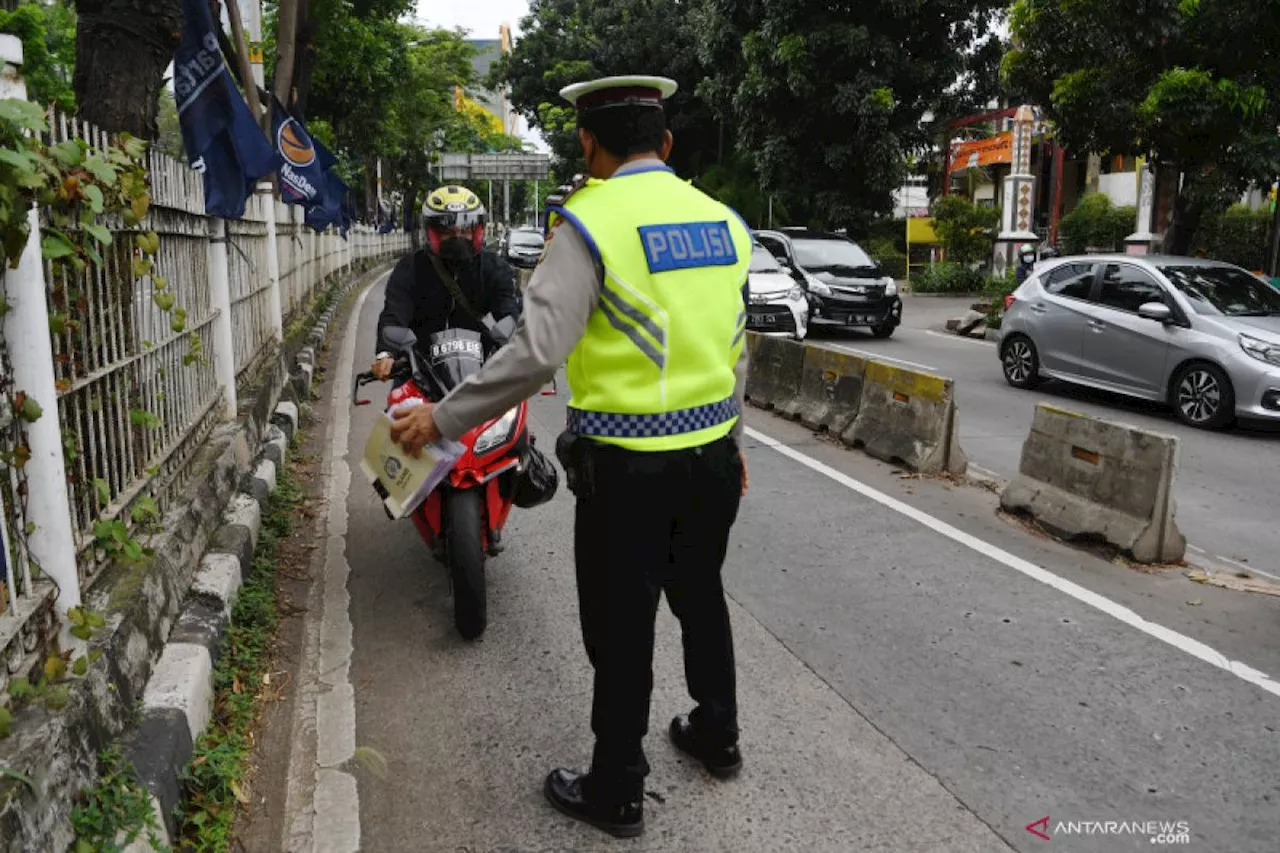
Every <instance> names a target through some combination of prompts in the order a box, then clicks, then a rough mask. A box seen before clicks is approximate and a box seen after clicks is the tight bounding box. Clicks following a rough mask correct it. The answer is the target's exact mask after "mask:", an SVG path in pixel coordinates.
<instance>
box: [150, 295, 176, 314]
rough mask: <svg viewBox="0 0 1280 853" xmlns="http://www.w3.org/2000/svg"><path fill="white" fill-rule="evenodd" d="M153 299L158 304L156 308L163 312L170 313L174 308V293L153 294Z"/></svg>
mask: <svg viewBox="0 0 1280 853" xmlns="http://www.w3.org/2000/svg"><path fill="white" fill-rule="evenodd" d="M151 299H152V301H154V302H155V303H156V307H157V308H159V309H160V310H161V311H168V310H169V309H170V308H172V307H173V294H172V293H154V294H152V296H151Z"/></svg>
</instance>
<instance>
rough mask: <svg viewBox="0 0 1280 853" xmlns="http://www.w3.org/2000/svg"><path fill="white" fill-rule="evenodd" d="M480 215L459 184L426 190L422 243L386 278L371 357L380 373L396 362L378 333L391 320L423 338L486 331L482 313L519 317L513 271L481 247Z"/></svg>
mask: <svg viewBox="0 0 1280 853" xmlns="http://www.w3.org/2000/svg"><path fill="white" fill-rule="evenodd" d="M485 219H486V211H485V209H484V205H482V204H481V203H480V199H479V198H478V197H477V196H476V194H475V193H473V192H471V191H470V190H468V189H466V188H465V187H459V186H444V187H439V188H437V189H435V190H433V191H431V192H430V193H428V194H427V199H426V201H425V202H424V203H423V206H422V220H423V228H424V230H425V235H424V236H425V238H426V239H425V241H424V243H425V244H424V245H423V247H422V248H421V249H419V250H418V251H416V252H414V253H413V254H411V255H406V256H405V257H403V258H401V259H400V262H399V263H398V264H396V267H395V269H394V270H393V271H392V273H391V278H390V279H389V280H388V281H387V292H386V300H385V303H384V304H383V308H382V313H381V315H379V317H378V340H377V356H376V358H375V360H374V363H373V373H374V375H375V376H377V377H378V379H381V380H384V381H385V380H386V379H388V378H389V377H390V376H391V369H392V367H393V365H394V364H395V347H393V346H391V345H390V343H389V342H388V341H387V340H386V339H385V338H384V337H383V330H385V329H386V328H388V327H390V326H399V327H402V328H407V329H411V330H413V333H414V334H415V335H416V336H417V337H418V340H422V341H425V340H426V339H427V338H428V337H429V336H430V335H432V334H434V333H436V332H440V331H443V330H445V329H470V330H472V331H475V332H480V333H481V334H484V333H485V331H486V329H487V326H486V322H485V321H486V319H488V318H487V315H491V316H492V322H497V321H499V320H502V319H503V318H504V317H512V318H515V319H518V318H519V316H520V304H521V303H520V288H519V285H518V284H517V278H516V271H515V270H514V269H513V268H512V267H511V265H510V264H508V263H507V262H506V261H504V260H503V259H502V258H501V257H500V256H499V255H497V254H496V253H494V252H492V251H489V250H487V249H485V248H484V230H485Z"/></svg>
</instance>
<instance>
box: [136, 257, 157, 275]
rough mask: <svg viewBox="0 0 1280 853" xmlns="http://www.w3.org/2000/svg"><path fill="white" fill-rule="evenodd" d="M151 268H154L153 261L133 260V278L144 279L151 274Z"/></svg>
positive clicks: (145, 259)
mask: <svg viewBox="0 0 1280 853" xmlns="http://www.w3.org/2000/svg"><path fill="white" fill-rule="evenodd" d="M151 267H152V264H151V261H150V260H148V259H147V258H134V259H133V277H134V278H142V277H143V276H145V275H147V274H148V273H150V272H151Z"/></svg>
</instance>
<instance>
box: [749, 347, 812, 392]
mask: <svg viewBox="0 0 1280 853" xmlns="http://www.w3.org/2000/svg"><path fill="white" fill-rule="evenodd" d="M752 338H755V340H754V341H753V340H752ZM747 339H748V350H747V352H748V358H749V359H750V360H749V362H748V365H747V399H748V400H750V401H751V402H753V403H755V404H756V405H757V406H760V407H761V408H765V409H782V408H783V407H785V406H787V405H789V404H790V403H791V401H792V400H794V399H795V396H796V392H797V391H799V389H800V369H801V367H802V366H803V365H804V351H805V347H804V345H803V344H801V343H800V342H798V341H793V340H790V339H786V338H774V337H770V336H767V335H756V334H755V333H753V332H748V333H747Z"/></svg>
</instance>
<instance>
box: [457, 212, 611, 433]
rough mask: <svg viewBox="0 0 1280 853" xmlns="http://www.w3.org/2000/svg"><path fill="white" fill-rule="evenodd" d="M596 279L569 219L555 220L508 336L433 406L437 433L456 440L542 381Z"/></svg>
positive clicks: (577, 327)
mask: <svg viewBox="0 0 1280 853" xmlns="http://www.w3.org/2000/svg"><path fill="white" fill-rule="evenodd" d="M601 281H602V271H601V269H600V266H599V265H598V263H597V262H596V260H595V257H594V256H593V255H592V254H591V250H590V249H589V248H587V243H586V240H584V239H583V238H582V235H581V234H579V233H578V231H577V229H576V228H574V227H573V225H572V224H570V223H569V222H566V221H563V220H562V221H561V222H559V223H558V224H557V225H556V227H555V228H554V229H553V231H552V238H551V239H550V241H549V242H548V243H547V248H546V253H545V254H544V255H543V257H542V262H541V263H540V264H539V265H538V266H537V268H536V269H535V270H534V271H533V276H532V277H531V278H530V279H529V284H528V286H527V287H526V289H525V299H524V311H523V312H522V313H521V316H520V322H519V323H518V324H517V326H516V331H515V334H514V335H513V336H512V338H511V340H510V341H509V342H508V343H507V345H506V346H504V347H503V348H502V349H500V350H498V352H497V353H495V354H494V356H493V358H491V359H489V361H487V362H486V363H485V365H484V367H483V368H481V370H480V371H479V372H478V373H476V374H474V375H473V376H471V377H470V378H469V379H467V380H466V381H465V382H463V383H462V384H460V385H459V386H458V387H457V388H454V389H453V390H452V391H451V392H449V394H448V395H446V396H445V398H444V399H443V400H441V401H440V403H439V405H437V406H436V408H435V412H434V415H435V422H436V427H437V428H438V429H439V430H440V433H441V434H442V435H443V436H444V437H445V438H448V439H452V440H455V441H456V440H457V439H459V438H461V437H462V435H463V434H464V433H466V431H467V430H469V429H472V428H474V427H476V426H479V425H480V424H482V423H484V422H485V421H487V420H490V419H492V418H496V417H498V416H499V415H501V414H502V413H503V412H505V411H507V410H508V409H510V408H511V407H512V406H515V405H517V404H519V403H520V402H521V401H522V400H527V399H529V398H530V397H532V396H533V395H534V394H536V393H537V392H538V391H539V389H541V388H542V387H543V386H544V385H546V384H547V383H548V382H550V381H551V379H552V377H554V376H555V374H556V371H557V370H559V369H560V366H561V365H562V364H564V362H565V360H566V359H567V358H568V357H569V353H571V352H572V351H573V348H574V347H575V346H577V344H578V341H579V340H580V339H581V338H582V335H583V334H584V333H585V332H586V329H587V322H588V321H589V320H590V319H591V314H592V312H594V311H595V310H596V303H597V302H598V301H599V299H600V285H601Z"/></svg>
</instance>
